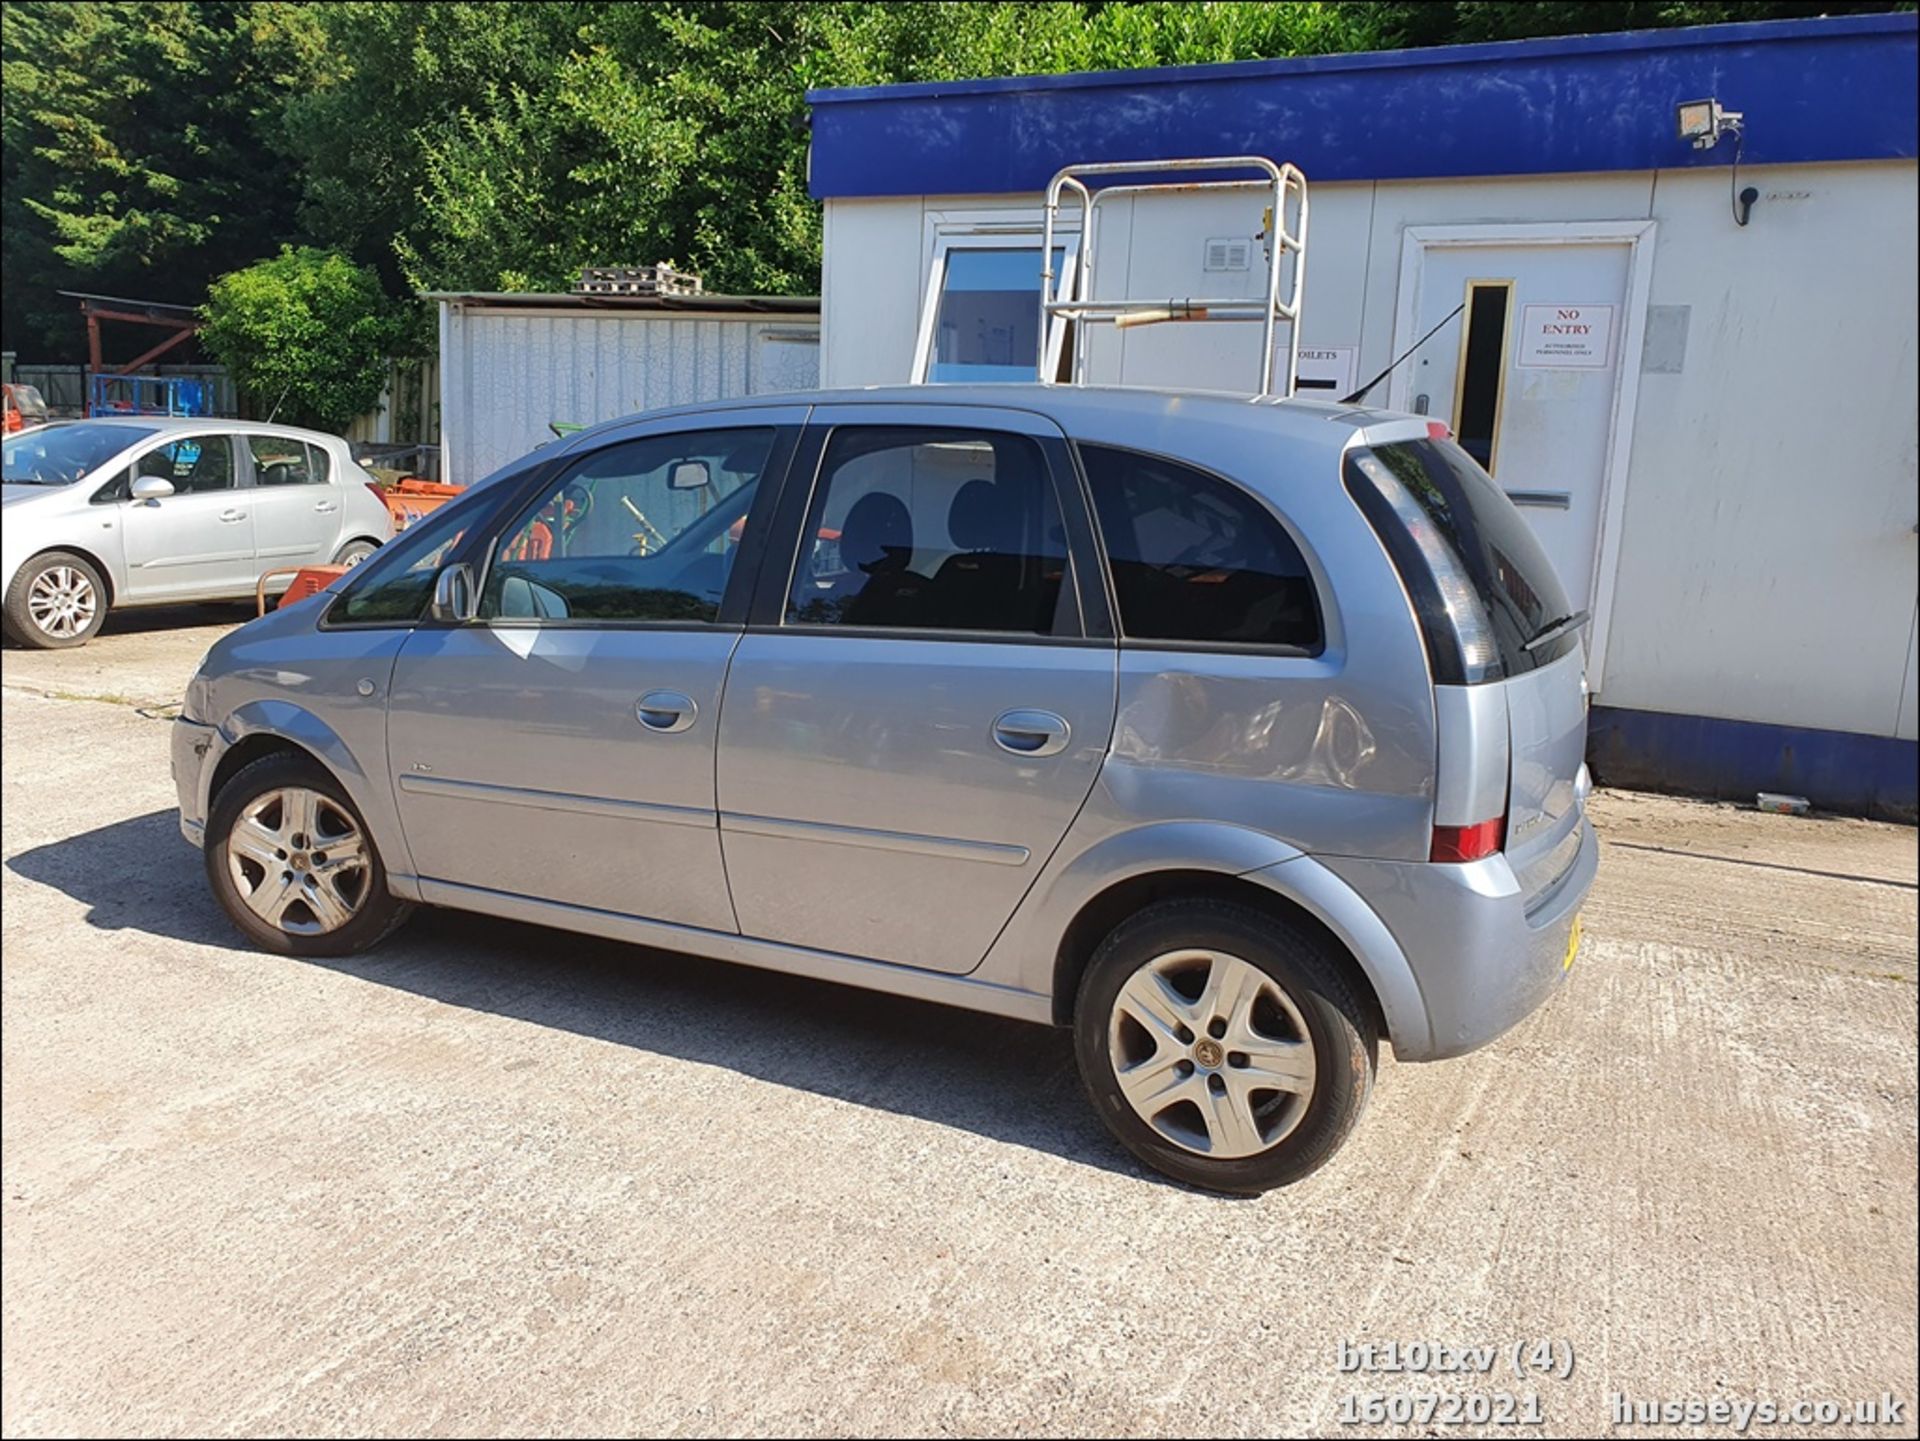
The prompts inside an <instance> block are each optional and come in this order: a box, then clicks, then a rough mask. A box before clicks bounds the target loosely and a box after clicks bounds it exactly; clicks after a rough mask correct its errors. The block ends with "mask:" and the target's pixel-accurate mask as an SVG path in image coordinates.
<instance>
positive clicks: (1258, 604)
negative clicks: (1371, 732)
mask: <svg viewBox="0 0 1920 1441" xmlns="http://www.w3.org/2000/svg"><path fill="white" fill-rule="evenodd" d="M1080 459H1081V463H1082V464H1083V465H1084V466H1085V467H1086V471H1087V481H1088V484H1089V485H1090V486H1091V487H1092V490H1093V507H1094V510H1095V512H1096V513H1097V514H1098V515H1099V518H1100V535H1101V539H1102V540H1103V541H1104V542H1105V545H1106V550H1107V563H1108V565H1109V567H1110V568H1111V570H1112V574H1113V589H1114V594H1115V596H1116V597H1117V598H1118V599H1119V602H1120V633H1121V634H1122V635H1123V636H1125V637H1126V638H1127V639H1129V640H1154V641H1180V642H1194V643H1201V644H1214V645H1252V646H1272V647H1276V648H1280V649H1286V650H1297V651H1300V652H1304V653H1306V654H1310V655H1311V654H1317V653H1318V652H1319V650H1320V649H1321V645H1322V631H1321V622H1320V605H1319V599H1318V597H1317V595H1316V594H1315V592H1314V587H1313V578H1312V576H1311V574H1310V573H1309V572H1308V570H1307V562H1306V559H1305V557H1304V556H1302V555H1301V554H1300V547H1299V546H1298V545H1296V544H1295V543H1294V540H1293V537H1292V536H1291V535H1289V534H1287V531H1286V528H1285V527H1284V526H1282V525H1281V524H1280V522H1279V521H1278V520H1277V519H1275V517H1274V516H1273V514H1272V512H1270V511H1269V510H1267V508H1266V507H1265V506H1263V505H1262V504H1261V503H1260V502H1259V501H1258V500H1256V499H1254V497H1253V496H1251V495H1249V494H1247V492H1245V491H1243V490H1241V489H1240V488H1239V487H1238V486H1235V485H1233V484H1231V483H1229V482H1228V481H1225V480H1222V479H1221V478H1220V477H1218V476H1215V475H1209V474H1208V473H1207V472H1205V471H1202V470H1196V469H1194V468H1193V467H1192V466H1190V465H1182V464H1180V463H1179V462H1178V461H1173V460H1169V459H1167V458H1166V457H1165V456H1159V455H1147V454H1143V453H1141V452H1138V451H1131V450H1118V449H1113V448H1110V447H1108V446H1102V445H1082V446H1081V447H1080Z"/></svg>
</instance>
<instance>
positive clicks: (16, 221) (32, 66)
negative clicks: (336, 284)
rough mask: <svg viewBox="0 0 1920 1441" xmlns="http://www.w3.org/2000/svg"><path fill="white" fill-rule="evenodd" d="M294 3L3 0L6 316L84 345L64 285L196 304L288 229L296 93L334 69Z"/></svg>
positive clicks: (10, 335) (40, 338)
mask: <svg viewBox="0 0 1920 1441" xmlns="http://www.w3.org/2000/svg"><path fill="white" fill-rule="evenodd" d="M328 53H329V52H328V50H327V46H326V37H325V33H324V32H323V31H322V30H321V29H320V27H319V25H318V24H317V22H316V19H315V17H314V16H313V15H311V14H310V13H309V12H308V11H307V9H306V8H305V7H303V6H301V5H297V4H288V3H207V4H187V3H180V0H142V3H118V4H97V5H96V4H69V3H17V4H9V5H6V6H5V7H4V12H3V13H0V67H3V79H0V84H3V85H4V89H5V96H6V104H5V107H4V109H0V190H3V193H0V244H4V247H5V253H6V286H5V297H4V298H5V316H4V322H0V323H3V324H4V329H5V332H6V337H7V344H8V345H9V346H10V347H15V348H24V349H27V350H29V351H30V352H31V351H33V350H41V349H47V348H54V349H56V350H67V349H69V348H70V347H72V346H74V345H76V344H77V340H78V335H79V323H78V312H77V309H76V307H75V306H74V305H73V302H71V301H69V300H64V299H62V298H60V297H59V296H57V295H56V294H55V293H54V292H55V291H56V290H58V289H63V288H64V289H78V290H94V291H101V292H105V293H110V294H131V295H134V296H137V297H140V298H143V299H152V300H170V301H176V302H181V303H186V304H191V303H195V302H197V301H199V300H200V299H201V298H202V296H203V295H204V294H205V291H206V284H207V282H208V280H210V279H211V278H212V277H213V276H214V275H217V274H219V273H220V272H221V271H223V270H229V269H232V268H233V267H234V266H236V265H241V264H244V263H246V262H247V261H249V260H252V259H255V258H257V257H259V256H262V255H268V254H271V253H272V252H273V249H274V247H276V246H277V245H279V244H281V243H282V242H284V241H286V240H289V239H291V238H293V237H294V236H295V233H296V232H295V210H296V207H297V205H298V201H299V185H298V175H297V172H296V169H295V166H294V163H293V161H292V160H291V159H290V158H289V157H287V156H286V155H285V154H284V153H283V151H282V150H281V148H280V147H279V145H278V138H279V135H280V124H281V113H282V111H283V109H284V107H285V103H286V100H287V97H288V96H289V95H290V94H292V93H295V92H296V91H297V90H299V89H301V88H304V87H306V86H308V85H311V84H313V83H315V82H316V81H318V80H321V79H324V68H325V66H326V63H327V58H328Z"/></svg>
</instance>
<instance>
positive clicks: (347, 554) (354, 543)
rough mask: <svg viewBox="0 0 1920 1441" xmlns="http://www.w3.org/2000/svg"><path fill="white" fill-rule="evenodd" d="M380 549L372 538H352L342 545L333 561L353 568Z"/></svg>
mask: <svg viewBox="0 0 1920 1441" xmlns="http://www.w3.org/2000/svg"><path fill="white" fill-rule="evenodd" d="M378 549H380V547H379V546H377V545H375V544H374V543H373V542H372V541H370V540H350V541H348V542H347V543H346V544H345V545H343V546H341V547H340V550H339V553H338V554H336V555H335V556H334V558H333V563H334V564H335V565H344V566H345V567H346V568H347V569H348V570H352V569H353V568H354V567H355V566H356V565H358V564H360V562H361V561H363V560H365V559H366V558H367V557H368V556H370V555H372V554H373V553H374V552H375V551H376V550H378Z"/></svg>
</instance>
